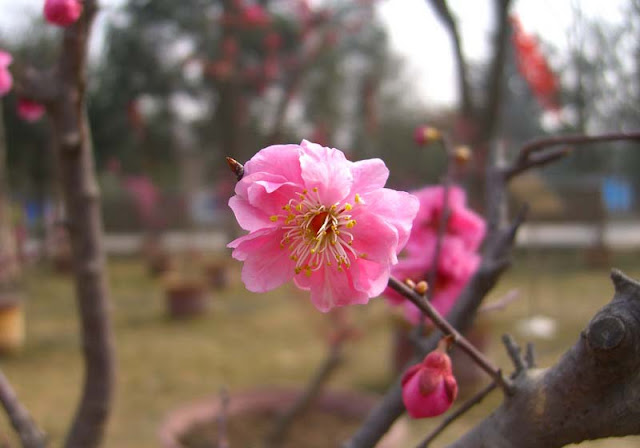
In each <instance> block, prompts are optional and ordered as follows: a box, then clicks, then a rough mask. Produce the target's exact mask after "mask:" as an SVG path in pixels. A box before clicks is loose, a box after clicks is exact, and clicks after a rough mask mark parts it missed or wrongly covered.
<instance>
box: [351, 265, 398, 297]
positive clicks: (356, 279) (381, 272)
mask: <svg viewBox="0 0 640 448" xmlns="http://www.w3.org/2000/svg"><path fill="white" fill-rule="evenodd" d="M355 264H356V265H357V268H358V269H357V270H356V269H353V266H352V277H353V286H354V287H355V288H356V289H357V290H358V291H362V292H364V293H366V294H367V296H368V297H376V296H379V295H380V294H382V292H383V291H384V289H385V288H386V287H387V285H388V283H389V274H390V272H389V271H390V269H389V265H388V264H386V263H385V264H379V263H375V262H372V261H368V260H363V259H359V260H358V261H356V263H355Z"/></svg>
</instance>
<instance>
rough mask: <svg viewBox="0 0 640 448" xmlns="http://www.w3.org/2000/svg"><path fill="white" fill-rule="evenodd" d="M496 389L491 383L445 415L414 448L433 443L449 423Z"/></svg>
mask: <svg viewBox="0 0 640 448" xmlns="http://www.w3.org/2000/svg"><path fill="white" fill-rule="evenodd" d="M496 387H498V385H497V384H496V383H495V382H491V383H489V384H488V385H487V386H485V387H484V388H483V389H482V390H480V391H479V392H478V393H477V394H475V395H474V396H473V397H471V398H470V399H468V400H467V401H466V402H465V403H464V404H463V405H462V406H460V407H459V408H458V409H456V410H455V411H454V412H452V413H451V414H449V415H447V416H446V417H445V418H444V419H443V420H442V421H441V422H440V424H439V425H438V426H436V428H435V429H434V430H433V431H431V433H430V434H429V435H428V436H427V437H426V438H425V439H424V440H423V441H422V442H421V443H420V444H419V445H418V446H417V447H416V448H427V447H428V446H429V444H430V443H431V442H433V441H434V440H435V439H436V437H438V436H439V435H440V434H441V433H442V431H444V430H445V429H446V428H447V427H448V426H449V425H450V424H451V423H453V422H454V421H456V420H457V419H459V418H460V417H461V416H463V415H464V414H465V413H466V412H467V411H468V410H469V409H471V408H472V407H474V406H475V405H477V404H479V403H480V402H481V401H482V400H484V399H485V397H486V396H487V395H489V394H490V393H491V392H493V390H494V389H495V388H496Z"/></svg>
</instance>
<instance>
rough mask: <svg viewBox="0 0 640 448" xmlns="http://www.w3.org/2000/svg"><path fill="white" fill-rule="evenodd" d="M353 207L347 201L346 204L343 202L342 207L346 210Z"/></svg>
mask: <svg viewBox="0 0 640 448" xmlns="http://www.w3.org/2000/svg"><path fill="white" fill-rule="evenodd" d="M352 208H353V206H352V205H351V204H349V203H348V202H347V203H346V204H344V209H345V210H346V211H350V210H351V209H352Z"/></svg>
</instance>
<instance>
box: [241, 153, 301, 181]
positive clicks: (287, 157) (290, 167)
mask: <svg viewBox="0 0 640 448" xmlns="http://www.w3.org/2000/svg"><path fill="white" fill-rule="evenodd" d="M299 159H300V147H299V146H298V145H272V146H268V147H266V148H264V149H262V150H260V151H258V153H257V154H256V155H254V156H253V157H252V158H251V159H250V160H249V161H247V163H245V164H244V170H245V175H249V174H253V173H259V172H265V173H271V174H277V175H279V176H282V177H283V178H284V179H286V181H287V182H294V183H297V184H300V185H302V183H303V182H302V177H301V176H300V160H299Z"/></svg>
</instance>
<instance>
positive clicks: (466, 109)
mask: <svg viewBox="0 0 640 448" xmlns="http://www.w3.org/2000/svg"><path fill="white" fill-rule="evenodd" d="M428 2H429V3H430V4H431V6H432V7H433V9H434V11H435V12H436V14H437V16H438V18H439V19H440V20H441V21H442V23H443V24H444V26H445V27H446V29H447V31H448V32H449V35H450V36H451V40H452V41H453V49H454V56H455V61H456V69H457V71H458V91H459V92H460V106H459V107H460V113H461V114H462V115H463V116H464V117H472V116H473V112H474V110H475V108H474V104H473V95H471V87H470V84H469V71H468V69H467V60H466V58H465V56H464V53H463V51H462V40H461V39H460V33H459V32H458V25H457V23H456V20H455V18H454V17H453V14H452V13H451V10H450V9H449V5H448V4H447V2H446V0H428Z"/></svg>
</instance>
